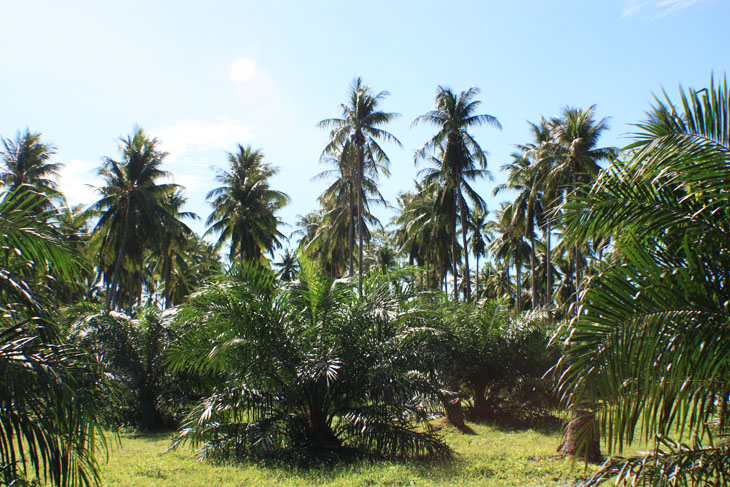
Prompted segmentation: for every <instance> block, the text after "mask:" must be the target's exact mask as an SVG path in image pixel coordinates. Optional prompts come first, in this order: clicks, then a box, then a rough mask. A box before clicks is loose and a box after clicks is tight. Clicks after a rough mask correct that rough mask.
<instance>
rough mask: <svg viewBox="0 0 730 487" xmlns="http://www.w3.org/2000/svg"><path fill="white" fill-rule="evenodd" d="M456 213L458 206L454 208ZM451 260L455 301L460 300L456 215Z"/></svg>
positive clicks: (452, 234)
mask: <svg viewBox="0 0 730 487" xmlns="http://www.w3.org/2000/svg"><path fill="white" fill-rule="evenodd" d="M454 213H456V208H454ZM451 260H452V263H453V266H452V267H453V271H452V272H453V274H454V301H458V300H459V286H458V285H457V279H458V274H459V273H458V271H457V255H456V215H454V226H453V232H452V233H451Z"/></svg>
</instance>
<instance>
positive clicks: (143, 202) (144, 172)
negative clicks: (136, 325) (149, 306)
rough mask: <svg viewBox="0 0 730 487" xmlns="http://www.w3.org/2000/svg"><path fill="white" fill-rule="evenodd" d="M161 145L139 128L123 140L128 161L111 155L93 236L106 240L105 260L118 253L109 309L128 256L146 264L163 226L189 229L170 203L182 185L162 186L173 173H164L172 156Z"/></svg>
mask: <svg viewBox="0 0 730 487" xmlns="http://www.w3.org/2000/svg"><path fill="white" fill-rule="evenodd" d="M157 144H158V141H157V139H156V138H150V137H148V136H147V134H146V133H145V132H144V130H142V129H141V128H136V129H135V130H134V133H133V134H132V135H130V136H127V137H126V138H121V139H119V150H120V151H121V153H122V160H121V161H115V160H114V159H112V158H110V157H107V158H105V159H104V166H103V167H102V168H101V170H100V171H99V174H100V175H101V176H102V177H103V178H104V186H102V187H101V188H99V189H98V192H99V193H100V194H101V196H102V197H101V199H100V200H99V201H97V202H96V203H94V204H93V205H91V207H90V208H89V212H91V214H94V215H98V216H99V220H98V222H97V224H96V226H95V227H94V230H93V232H94V233H96V234H97V235H100V238H101V243H100V248H101V250H100V255H99V257H100V259H101V258H102V256H103V253H104V252H108V251H109V250H111V251H112V252H114V253H115V254H116V258H115V260H114V270H113V274H112V277H111V279H110V280H107V290H108V291H107V297H106V307H107V308H110V307H113V306H116V304H117V302H118V297H119V292H120V276H121V272H122V264H123V261H124V259H125V256H129V257H130V258H131V259H132V260H133V261H134V262H136V265H139V264H141V260H142V253H143V250H144V248H145V246H146V247H147V248H152V244H151V242H152V241H153V240H154V238H155V237H156V235H157V232H158V230H159V229H160V228H172V227H175V226H178V225H183V224H182V223H181V222H180V221H179V220H178V219H177V218H176V215H175V213H174V212H173V211H171V209H170V204H169V201H170V200H169V198H170V196H171V195H172V194H173V193H174V192H175V191H177V190H178V189H179V186H178V185H176V184H172V183H161V182H160V180H161V179H162V178H164V177H166V176H167V175H168V173H167V172H165V171H163V170H162V163H163V160H164V158H165V156H166V155H167V154H166V153H165V152H161V151H160V150H158V148H157ZM130 303H131V296H130Z"/></svg>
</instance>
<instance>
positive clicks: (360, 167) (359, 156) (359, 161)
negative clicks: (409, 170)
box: [357, 145, 365, 297]
mask: <svg viewBox="0 0 730 487" xmlns="http://www.w3.org/2000/svg"><path fill="white" fill-rule="evenodd" d="M364 158H365V153H364V148H363V147H362V145H361V146H360V147H359V148H358V151H357V230H358V232H357V233H358V249H357V253H358V256H357V265H358V274H359V275H358V281H357V289H358V292H359V293H360V296H361V297H362V231H363V226H364V225H363V221H362V171H363V165H364V164H363V162H364V161H363V159H364Z"/></svg>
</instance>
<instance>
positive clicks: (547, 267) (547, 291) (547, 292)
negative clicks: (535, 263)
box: [545, 219, 553, 305]
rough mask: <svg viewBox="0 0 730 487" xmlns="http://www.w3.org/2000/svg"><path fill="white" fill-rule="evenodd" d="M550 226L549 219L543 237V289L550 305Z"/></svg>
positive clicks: (551, 276)
mask: <svg viewBox="0 0 730 487" xmlns="http://www.w3.org/2000/svg"><path fill="white" fill-rule="evenodd" d="M551 230H552V229H551V228H550V220H549V219H548V221H547V229H546V232H547V233H546V238H545V243H546V245H545V274H546V278H545V280H546V282H545V285H546V289H545V303H546V304H547V305H552V300H553V261H552V257H551V255H550V252H551V249H550V234H551V233H552V232H551Z"/></svg>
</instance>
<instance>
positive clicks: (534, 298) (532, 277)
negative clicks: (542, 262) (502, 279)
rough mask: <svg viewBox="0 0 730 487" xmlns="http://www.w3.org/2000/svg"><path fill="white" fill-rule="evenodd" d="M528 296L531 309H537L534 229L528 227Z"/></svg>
mask: <svg viewBox="0 0 730 487" xmlns="http://www.w3.org/2000/svg"><path fill="white" fill-rule="evenodd" d="M530 295H531V298H532V309H537V306H538V304H537V288H536V287H535V227H534V226H532V225H531V226H530Z"/></svg>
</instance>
